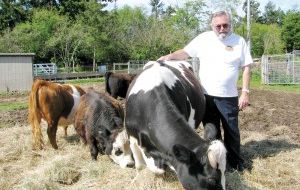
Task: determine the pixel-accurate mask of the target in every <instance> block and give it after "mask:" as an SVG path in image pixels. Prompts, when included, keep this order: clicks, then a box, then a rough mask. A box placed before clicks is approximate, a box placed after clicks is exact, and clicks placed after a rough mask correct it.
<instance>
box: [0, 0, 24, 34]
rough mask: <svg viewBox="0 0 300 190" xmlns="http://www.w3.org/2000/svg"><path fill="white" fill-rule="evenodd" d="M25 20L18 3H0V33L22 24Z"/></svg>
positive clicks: (20, 5) (5, 1)
mask: <svg viewBox="0 0 300 190" xmlns="http://www.w3.org/2000/svg"><path fill="white" fill-rule="evenodd" d="M26 19H27V15H26V11H25V10H24V9H23V7H22V4H21V3H20V2H19V1H15V0H2V1H0V32H1V31H3V30H5V29H7V28H9V29H10V30H12V29H13V28H14V27H15V26H16V25H17V24H18V23H21V22H24V21H25V20H26Z"/></svg>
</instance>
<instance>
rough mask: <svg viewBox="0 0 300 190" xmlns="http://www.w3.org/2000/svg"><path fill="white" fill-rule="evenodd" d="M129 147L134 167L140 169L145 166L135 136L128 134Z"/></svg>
mask: <svg viewBox="0 0 300 190" xmlns="http://www.w3.org/2000/svg"><path fill="white" fill-rule="evenodd" d="M129 141H130V149H131V152H132V155H133V158H134V163H135V168H136V169H138V170H141V169H143V168H144V167H145V164H146V163H145V161H144V159H143V155H142V152H141V149H140V148H139V145H138V141H137V139H136V138H134V137H132V136H130V137H129Z"/></svg>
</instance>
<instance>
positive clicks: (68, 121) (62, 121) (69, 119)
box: [58, 85, 80, 125]
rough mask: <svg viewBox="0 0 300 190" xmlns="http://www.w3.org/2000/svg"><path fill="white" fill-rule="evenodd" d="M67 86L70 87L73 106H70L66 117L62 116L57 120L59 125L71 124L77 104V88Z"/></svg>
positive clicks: (78, 94) (78, 96)
mask: <svg viewBox="0 0 300 190" xmlns="http://www.w3.org/2000/svg"><path fill="white" fill-rule="evenodd" d="M69 86H70V87H71V88H72V94H71V95H72V97H73V100H74V104H73V107H72V109H71V112H70V113H69V115H68V117H67V119H65V118H64V117H60V119H59V122H58V123H59V125H70V124H73V122H74V116H75V112H76V109H77V107H78V105H79V101H80V93H79V91H78V90H77V88H75V86H73V85H69Z"/></svg>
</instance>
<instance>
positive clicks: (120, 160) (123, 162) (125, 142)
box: [106, 129, 134, 168]
mask: <svg viewBox="0 0 300 190" xmlns="http://www.w3.org/2000/svg"><path fill="white" fill-rule="evenodd" d="M111 141H112V143H111V144H110V145H111V146H107V147H106V154H107V155H109V157H110V158H111V159H112V160H113V161H114V162H115V163H117V164H118V165H120V166H121V168H125V167H127V166H128V167H131V166H133V165H134V161H133V158H132V153H131V150H130V147H129V138H128V135H127V133H126V130H125V129H122V131H120V130H116V131H115V132H114V134H113V135H112V136H111Z"/></svg>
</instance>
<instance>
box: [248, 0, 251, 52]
mask: <svg viewBox="0 0 300 190" xmlns="http://www.w3.org/2000/svg"><path fill="white" fill-rule="evenodd" d="M250 15H251V14H250V0H247V43H248V46H249V49H250V48H251V44H250V43H251V41H250Z"/></svg>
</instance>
